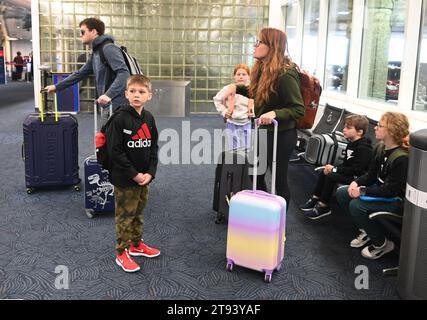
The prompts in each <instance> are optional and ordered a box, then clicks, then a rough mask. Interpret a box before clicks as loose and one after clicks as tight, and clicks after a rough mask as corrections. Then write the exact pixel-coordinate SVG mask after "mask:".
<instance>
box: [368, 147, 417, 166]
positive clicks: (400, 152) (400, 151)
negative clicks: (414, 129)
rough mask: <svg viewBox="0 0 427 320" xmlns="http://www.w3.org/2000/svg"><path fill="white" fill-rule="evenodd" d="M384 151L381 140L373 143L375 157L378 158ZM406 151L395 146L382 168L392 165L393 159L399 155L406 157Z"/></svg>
mask: <svg viewBox="0 0 427 320" xmlns="http://www.w3.org/2000/svg"><path fill="white" fill-rule="evenodd" d="M384 152H385V145H384V143H382V142H379V143H377V144H376V145H375V148H374V154H375V155H376V157H377V159H380V158H381V157H382V156H384ZM408 154H409V153H408V151H407V150H405V149H403V148H400V147H399V148H396V149H395V150H394V151H393V152H392V153H391V154H390V155H389V157H388V158H387V161H386V162H385V164H384V168H385V167H387V166H390V165H392V163H393V161H394V160H396V159H397V158H400V157H403V156H405V157H407V156H408Z"/></svg>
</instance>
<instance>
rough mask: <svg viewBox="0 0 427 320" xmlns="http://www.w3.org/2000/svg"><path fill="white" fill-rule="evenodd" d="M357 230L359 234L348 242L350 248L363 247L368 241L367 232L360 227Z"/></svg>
mask: <svg viewBox="0 0 427 320" xmlns="http://www.w3.org/2000/svg"><path fill="white" fill-rule="evenodd" d="M359 230H360V234H359V235H358V236H357V238H356V239H353V240H351V242H350V247H352V248H360V247H363V246H364V245H365V244H367V243H368V242H369V240H371V239H370V238H369V237H368V234H367V233H366V232H365V230H362V229H359Z"/></svg>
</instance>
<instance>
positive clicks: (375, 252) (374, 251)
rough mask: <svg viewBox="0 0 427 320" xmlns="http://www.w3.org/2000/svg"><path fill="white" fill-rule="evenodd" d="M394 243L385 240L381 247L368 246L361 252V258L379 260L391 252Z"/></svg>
mask: <svg viewBox="0 0 427 320" xmlns="http://www.w3.org/2000/svg"><path fill="white" fill-rule="evenodd" d="M393 249H394V243H393V241H391V240H387V239H385V241H384V244H383V245H382V246H381V247H377V246H375V245H370V246H367V247H365V248H363V250H362V256H363V257H365V258H368V259H378V258H381V257H382V256H383V255H385V254H386V253H389V252H390V251H393Z"/></svg>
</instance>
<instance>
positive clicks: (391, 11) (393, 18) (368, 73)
mask: <svg viewBox="0 0 427 320" xmlns="http://www.w3.org/2000/svg"><path fill="white" fill-rule="evenodd" d="M405 14H406V0H396V1H386V2H382V3H381V6H380V5H379V4H378V1H375V0H367V1H366V5H365V22H364V26H363V42H362V60H361V70H360V78H359V97H360V98H364V99H370V100H381V101H387V102H391V103H396V102H397V100H398V97H399V84H400V67H401V62H402V58H403V48H404V44H405V43H404V33H405Z"/></svg>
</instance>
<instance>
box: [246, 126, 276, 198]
mask: <svg viewBox="0 0 427 320" xmlns="http://www.w3.org/2000/svg"><path fill="white" fill-rule="evenodd" d="M273 125H274V138H273V160H272V163H271V194H276V156H277V132H278V125H279V124H278V122H277V120H276V119H273ZM259 126H260V125H259V118H257V119H255V135H254V136H255V137H254V140H255V141H254V169H253V179H252V180H253V182H252V189H253V191H255V190H256V186H257V176H258V129H259Z"/></svg>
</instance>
